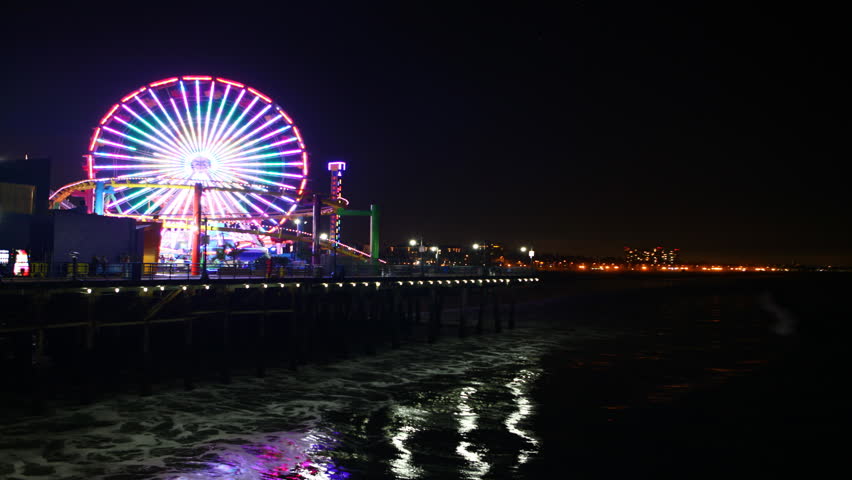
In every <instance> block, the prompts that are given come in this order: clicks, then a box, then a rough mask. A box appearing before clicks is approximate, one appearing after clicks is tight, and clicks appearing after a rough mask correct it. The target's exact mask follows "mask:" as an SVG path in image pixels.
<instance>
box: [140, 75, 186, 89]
mask: <svg viewBox="0 0 852 480" xmlns="http://www.w3.org/2000/svg"><path fill="white" fill-rule="evenodd" d="M178 80H180V79H179V78H178V77H172V78H167V79H165V80H160V81H159V82H154V83H151V84H149V85H148V86H149V87H152V88H153V87H159V86H161V85H168V84H170V83H174V82H177V81H178Z"/></svg>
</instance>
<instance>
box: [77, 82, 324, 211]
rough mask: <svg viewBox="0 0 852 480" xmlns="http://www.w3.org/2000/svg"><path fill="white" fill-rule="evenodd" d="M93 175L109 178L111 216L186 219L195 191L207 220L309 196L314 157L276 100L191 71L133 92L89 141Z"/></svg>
mask: <svg viewBox="0 0 852 480" xmlns="http://www.w3.org/2000/svg"><path fill="white" fill-rule="evenodd" d="M87 160H88V164H87V168H88V176H89V179H90V180H100V179H103V180H109V181H110V182H112V187H111V189H110V190H109V196H108V197H107V199H106V200H105V201H104V204H103V210H104V213H105V214H107V215H119V216H129V217H136V218H159V219H162V220H189V219H190V218H191V217H192V216H193V215H194V214H195V212H194V211H193V209H194V208H195V207H194V204H193V190H192V189H191V188H187V187H194V186H195V185H197V184H201V185H202V187H204V189H205V192H206V193H205V194H204V196H203V198H202V199H201V202H200V208H201V211H202V212H203V214H204V215H205V217H208V218H237V219H242V218H245V219H261V218H264V217H278V218H281V216H282V215H283V216H286V215H289V214H290V213H292V212H293V210H294V209H295V208H296V206H297V205H298V202H299V200H300V198H301V196H302V194H303V193H304V190H305V184H306V182H307V175H308V154H307V151H306V148H305V143H304V141H303V140H302V136H301V134H300V133H299V129H298V127H297V126H296V125H295V124H294V123H293V120H292V119H291V118H290V116H288V115H287V113H286V112H285V111H284V110H283V109H282V108H281V107H280V106H278V105H276V104H275V103H273V101H272V99H270V98H269V97H267V96H266V95H264V94H262V93H261V92H259V91H257V90H255V89H254V88H251V87H249V86H246V85H243V84H241V83H238V82H235V81H232V80H227V79H224V78H215V77H212V76H202V75H187V76H183V77H172V78H166V79H163V80H159V81H156V82H152V83H150V84H148V85H145V86H142V87H140V88H139V89H137V90H134V91H133V92H130V93H129V94H128V95H126V96H125V97H124V98H122V99H121V101H120V102H119V103H117V104H115V105H113V106H112V108H110V109H109V111H108V112H107V113H106V115H104V117H103V118H102V119H101V121H100V124H99V125H98V126H97V128H96V129H95V131H94V134H93V135H92V138H91V141H90V142H89V152H88V155H87Z"/></svg>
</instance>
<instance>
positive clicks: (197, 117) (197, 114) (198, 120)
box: [195, 80, 204, 150]
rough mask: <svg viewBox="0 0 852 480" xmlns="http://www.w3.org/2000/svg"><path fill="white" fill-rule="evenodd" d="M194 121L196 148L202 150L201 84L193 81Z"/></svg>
mask: <svg viewBox="0 0 852 480" xmlns="http://www.w3.org/2000/svg"><path fill="white" fill-rule="evenodd" d="M195 120H196V132H198V148H199V149H202V150H203V149H204V136H203V135H202V133H201V84H200V83H199V81H198V80H196V81H195Z"/></svg>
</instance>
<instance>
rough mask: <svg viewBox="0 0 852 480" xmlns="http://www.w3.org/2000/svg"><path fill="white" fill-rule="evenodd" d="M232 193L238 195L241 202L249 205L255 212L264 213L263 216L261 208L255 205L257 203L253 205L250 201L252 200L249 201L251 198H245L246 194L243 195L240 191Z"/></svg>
mask: <svg viewBox="0 0 852 480" xmlns="http://www.w3.org/2000/svg"><path fill="white" fill-rule="evenodd" d="M234 195H235V196H237V197H240V199H241V200H242V201H243V202H245V203H246V205H248V206H250V207H251V208H252V209H253V210H254V211H255V212H257V213H259V214H261V215H264V216H265V215H266V212H265V211H264V210H263V209H262V208H260V207H258V206H257V205H255V204H254V203H252V201H251V200H249V199H248V198H246V196H245V195H243V194H242V193H239V192H234Z"/></svg>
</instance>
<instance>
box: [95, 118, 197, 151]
mask: <svg viewBox="0 0 852 480" xmlns="http://www.w3.org/2000/svg"><path fill="white" fill-rule="evenodd" d="M114 118H115V119H116V120H118V122H119V123H121V124H123V125H125V126H127V128H129V129H131V130H133V131H134V132H137V133H139V134H140V135H142V136H144V137H146V138H148V139H149V140H151V141H156V139H153V138H152V137H151V136H150V135H148V134H147V133H146V132H144V131H143V130H141V129H140V128H138V127H136V125H133V124H131V123H130V122H128V121H126V120H124V119H123V118H121V117H119V116H116V117H114ZM103 130H104V131H106V132H110V133H115V134H117V135H119V136H122V137H124V138H127V139H129V140H133V141H134V142H137V143H139V144H140V145H144V146H146V147H148V148H150V149H151V150H152V151H155V152H159V153H160V154H161V155H165V156H173V155H175V154H176V152H174V151H170V150H169V149H168V148H163V147H160V146H159V145H155V144H153V143H150V142H147V141H145V140H142V139H141V138H137V137H134V136H133V135H129V134H126V133H124V132H119V131H118V130H115V129H113V128H110V127H107V126H104V127H103ZM157 143H159V142H157ZM177 155H178V156H180V154H179V153H177ZM172 158H177V157H172Z"/></svg>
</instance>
